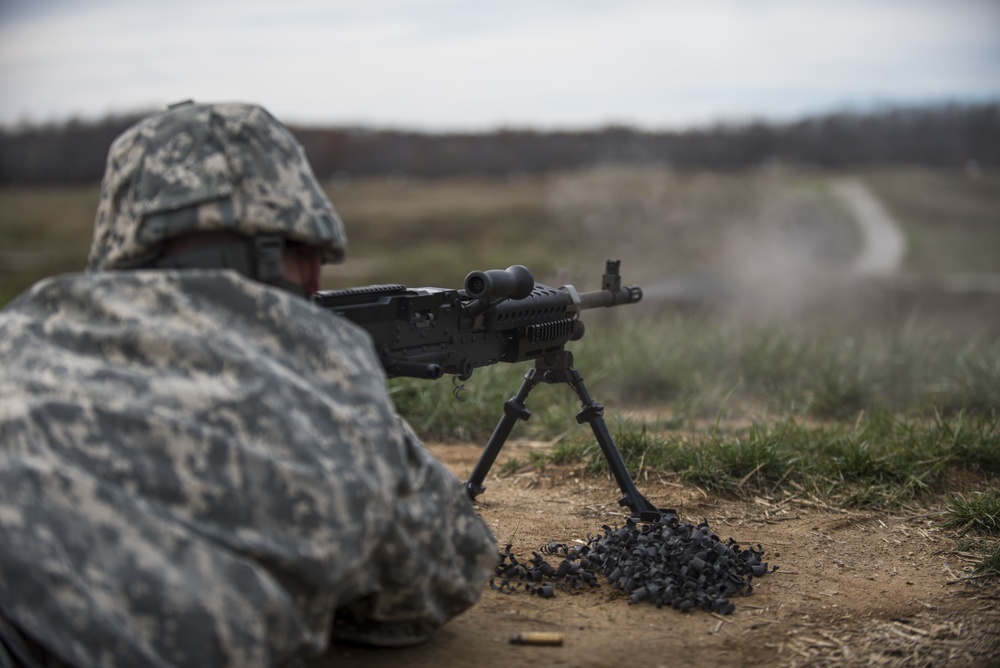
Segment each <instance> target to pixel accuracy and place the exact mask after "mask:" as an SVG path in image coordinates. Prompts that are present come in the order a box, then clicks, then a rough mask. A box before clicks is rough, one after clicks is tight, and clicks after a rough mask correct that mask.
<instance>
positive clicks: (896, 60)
mask: <svg viewBox="0 0 1000 668" xmlns="http://www.w3.org/2000/svg"><path fill="white" fill-rule="evenodd" d="M31 4H32V5H33V6H35V10H34V11H32V12H22V13H20V14H18V13H13V14H12V13H10V12H6V13H2V14H0V85H2V86H3V89H4V95H3V96H2V100H0V121H8V122H9V121H12V120H15V119H17V118H19V117H25V116H27V117H35V118H37V117H42V118H46V117H48V118H58V117H65V116H67V115H69V114H73V113H75V114H81V115H85V116H94V115H101V114H105V113H108V112H112V111H120V110H135V109H137V108H143V107H145V108H148V107H151V106H154V105H155V106H159V105H162V104H165V103H168V102H171V101H174V100H176V99H181V98H187V97H194V98H197V99H205V100H208V99H213V100H214V99H245V100H252V101H258V102H261V103H263V104H265V105H267V106H268V107H269V108H271V109H272V111H274V112H275V113H276V114H278V115H279V116H281V117H283V118H286V119H289V120H293V121H302V122H357V123H375V124H383V125H396V126H399V125H403V126H417V127H431V128H454V127H485V126H496V125H499V124H514V125H535V126H538V125H545V126H552V125H567V124H570V125H586V124H597V123H603V122H625V123H635V124H640V125H647V126H668V125H677V124H696V123H699V122H705V121H711V120H715V119H719V118H727V117H735V116H748V115H758V116H774V115H789V114H796V113H803V112H806V111H815V110H818V109H822V108H824V107H829V106H832V105H844V104H852V103H870V102H874V101H893V100H901V101H912V100H926V99H935V98H962V97H970V96H980V97H981V96H993V97H1000V78H998V77H997V75H996V72H997V71H1000V68H998V65H1000V32H998V31H996V30H995V26H997V25H1000V4H997V3H993V2H980V1H974V0H953V1H952V2H947V3H945V2H931V1H927V0H910V1H906V2H904V1H902V0H880V1H877V2H872V1H865V2H862V1H861V0H843V1H842V2H817V1H810V0H799V1H781V0H758V2H754V3H745V2H737V1H736V0H718V1H716V2H711V3H691V2H672V1H669V0H667V1H663V0H661V1H659V2H653V1H640V0H632V1H630V0H623V1H622V2H619V3H607V2H592V1H590V0H577V1H575V2H571V1H570V0H554V1H552V2H546V3H537V2H528V1H522V0H507V1H503V2H495V3H468V2H462V1H460V0H420V1H419V2H414V1H412V0H369V1H367V2H365V3H357V2H345V1H342V0H335V1H330V2H327V1H321V0H284V1H283V2H281V3H274V2H263V1H261V0H244V2H241V3H239V4H236V3H231V2H221V1H220V0H173V1H172V2H170V3H155V4H154V3H135V2H123V1H121V0H103V1H97V0H84V1H81V2H75V3H66V2H60V1H57V0H41V1H38V0H36V2H35V3H31Z"/></svg>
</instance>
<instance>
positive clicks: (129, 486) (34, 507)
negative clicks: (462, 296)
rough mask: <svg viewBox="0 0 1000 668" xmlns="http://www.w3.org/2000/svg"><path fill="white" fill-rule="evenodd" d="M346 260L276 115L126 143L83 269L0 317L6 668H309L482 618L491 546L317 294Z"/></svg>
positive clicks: (174, 120)
mask: <svg viewBox="0 0 1000 668" xmlns="http://www.w3.org/2000/svg"><path fill="white" fill-rule="evenodd" d="M345 250H346V238H345V235H344V231H343V226H342V224H341V222H340V220H339V219H338V217H337V215H336V213H335V212H334V210H333V207H332V206H331V204H330V202H329V201H328V200H327V198H326V197H325V196H324V194H323V192H322V190H321V189H320V187H319V184H318V183H317V182H316V179H315V178H314V176H313V175H312V172H311V170H310V169H309V166H308V164H307V162H306V159H305V156H304V153H303V152H302V149H301V147H300V146H299V145H298V143H297V142H296V141H295V139H294V138H293V137H292V135H291V133H290V132H289V131H288V130H287V129H286V128H284V127H283V126H282V125H281V124H279V123H278V122H277V121H276V120H275V119H274V118H273V117H272V116H271V115H270V114H268V113H267V112H266V111H265V110H263V109H261V108H260V107H256V106H251V105H244V104H218V105H207V104H190V103H188V104H184V105H181V106H177V107H174V108H171V109H170V110H168V111H166V112H164V113H162V114H158V115H154V116H152V117H150V118H147V119H145V120H144V121H142V122H140V123H139V124H138V125H136V126H135V127H133V128H131V129H130V130H128V131H126V132H125V133H124V134H123V135H122V136H121V137H119V138H118V139H117V140H116V141H115V142H114V144H113V145H112V147H111V151H110V154H109V156H108V165H107V171H106V174H105V177H104V181H103V183H102V190H101V200H100V205H99V207H98V211H97V217H96V221H95V233H94V239H93V245H92V247H91V251H90V257H89V267H88V272H87V273H85V274H76V275H65V276H59V277H55V278H50V279H47V280H44V281H42V282H40V283H39V284H37V285H36V286H34V287H33V288H31V289H30V290H28V291H27V292H26V293H24V294H23V295H22V296H21V297H19V298H18V299H17V300H15V301H14V302H13V303H11V304H10V305H9V306H8V307H7V308H6V309H4V310H3V311H0V359H2V360H3V362H2V364H0V536H2V539H0V666H5V665H18V664H17V662H18V661H20V662H22V663H24V664H26V665H31V664H32V663H33V662H37V663H38V665H45V661H51V662H52V663H58V662H59V661H62V662H65V663H67V664H70V665H75V666H76V665H78V666H108V665H149V666H165V665H178V666H180V665H197V666H223V665H234V666H267V665H287V664H295V663H298V662H300V661H301V660H303V659H307V658H310V657H315V656H318V655H320V654H322V653H323V652H324V651H325V650H326V649H327V648H328V646H329V639H330V638H331V636H332V638H333V639H335V640H346V641H352V642H362V643H369V644H375V645H385V646H404V645H410V644H414V643H419V642H421V641H424V640H426V639H427V638H429V637H430V636H431V635H432V634H433V633H434V632H435V631H436V630H437V629H439V628H440V627H441V626H442V625H443V624H444V623H445V622H446V621H447V620H449V619H450V618H452V617H454V616H455V615H457V614H459V613H460V612H462V611H463V610H465V609H467V608H468V607H469V606H471V605H472V604H473V603H474V602H475V601H476V600H477V599H478V597H479V595H480V593H481V591H482V588H483V585H484V584H485V582H486V580H487V579H488V577H489V576H490V574H491V573H492V571H493V568H494V567H495V565H496V563H497V558H498V554H497V549H496V544H495V542H494V539H493V537H492V535H491V534H490V532H489V530H488V528H487V527H486V525H485V523H484V522H483V521H482V520H481V519H480V518H479V517H478V516H477V515H476V514H475V512H474V510H473V508H472V506H471V504H470V502H469V500H468V499H467V497H466V495H465V492H464V489H463V486H462V484H461V483H460V482H459V481H458V480H457V479H456V478H455V477H454V476H453V475H451V474H450V472H448V471H447V470H446V469H445V467H444V466H443V465H442V464H441V463H440V462H438V461H437V460H436V459H434V458H433V457H432V456H431V455H430V454H428V453H427V452H426V451H425V450H424V449H423V448H422V447H421V445H420V443H419V442H418V440H417V438H416V437H415V436H414V434H413V432H412V431H411V430H410V429H409V428H408V427H407V425H406V424H405V423H404V422H403V421H402V420H401V419H399V418H398V416H397V415H396V414H395V411H394V408H393V406H392V404H391V401H390V399H389V396H388V394H387V392H386V387H385V381H384V374H383V372H382V369H381V365H380V363H379V361H378V358H377V357H376V355H375V352H374V350H373V349H372V346H371V343H370V341H369V339H368V338H367V335H366V334H365V333H364V332H363V331H362V330H361V329H359V328H356V327H355V326H354V325H352V324H351V323H349V322H348V321H347V320H345V319H341V318H338V317H336V316H332V315H331V314H329V313H327V312H324V311H322V310H321V309H318V308H316V307H314V306H313V305H312V304H311V303H310V302H309V300H308V299H307V298H303V297H308V296H309V294H311V293H312V292H315V291H316V289H317V288H318V284H319V269H320V263H322V262H339V261H341V260H342V259H343V257H344V254H345Z"/></svg>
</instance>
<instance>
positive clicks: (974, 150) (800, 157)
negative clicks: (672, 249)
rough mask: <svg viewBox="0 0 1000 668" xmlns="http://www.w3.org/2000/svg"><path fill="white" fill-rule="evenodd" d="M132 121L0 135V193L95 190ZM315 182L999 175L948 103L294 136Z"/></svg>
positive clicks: (979, 138)
mask: <svg viewBox="0 0 1000 668" xmlns="http://www.w3.org/2000/svg"><path fill="white" fill-rule="evenodd" d="M139 118H141V115H134V116H114V117H108V118H105V119H103V120H100V121H92V122H84V121H80V120H70V121H67V122H65V123H59V124H44V125H21V126H18V127H14V128H2V129H0V184H11V185H15V184H16V185H41V184H74V183H90V182H94V181H99V180H100V178H101V175H102V173H103V170H104V161H105V158H106V156H107V151H108V147H109V146H110V144H111V142H112V141H113V139H114V138H115V137H116V136H117V135H118V134H120V133H121V132H122V131H124V130H125V129H126V128H127V127H129V126H130V125H132V124H133V123H135V122H136V121H137V120H138V119H139ZM291 129H292V131H293V132H294V133H295V135H296V136H297V137H298V139H299V141H300V142H301V143H302V145H303V147H304V148H305V151H306V154H307V155H308V157H309V160H310V162H311V164H312V166H313V169H314V171H315V172H316V174H317V176H318V177H319V178H321V179H326V178H331V177H333V176H335V175H338V174H347V175H351V176H364V175H375V174H391V173H403V174H407V175H412V176H419V177H443V176H453V175H462V174H464V175H504V174H513V173H543V172H547V171H552V170H559V169H572V168H579V167H585V166H590V165H595V164H601V163H608V162H617V163H658V164H667V165H672V166H674V167H678V168H708V169H742V168H747V167H755V166H760V165H763V164H768V163H769V162H773V161H779V162H785V163H792V164H801V165H814V166H818V167H829V168H838V167H854V166H863V165H891V164H897V165H898V164H908V165H922V166H929V167H938V168H960V167H966V166H968V165H970V164H973V165H976V166H978V167H980V168H987V169H988V168H996V167H998V166H1000V104H997V103H982V104H948V105H936V106H921V107H906V108H898V107H897V108H886V109H881V110H876V111H869V112H835V113H828V114H822V115H817V116H813V117H809V118H805V119H801V120H797V121H790V122H781V123H779V122H748V123H733V124H720V125H715V126H711V127H706V128H701V129H692V130H684V131H662V132H653V131H645V130H639V129H635V128H630V127H624V126H611V127H604V128H598V129H594V130H580V131H546V132H542V131H535V130H529V129H500V130H496V131H493V132H482V133H421V132H412V131H402V130H391V129H371V128H359V127H292V128H291Z"/></svg>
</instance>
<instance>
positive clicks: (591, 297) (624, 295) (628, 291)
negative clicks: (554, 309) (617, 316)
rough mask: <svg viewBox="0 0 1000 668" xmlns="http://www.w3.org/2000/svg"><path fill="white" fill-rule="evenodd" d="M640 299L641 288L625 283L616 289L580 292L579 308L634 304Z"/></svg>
mask: <svg viewBox="0 0 1000 668" xmlns="http://www.w3.org/2000/svg"><path fill="white" fill-rule="evenodd" d="M640 299H642V288H640V287H639V286H637V285H626V286H624V287H622V288H618V289H617V290H594V291H593V292H581V293H580V308H581V309H587V308H600V307H602V306H620V305H622V304H634V303H635V302H637V301H639V300H640Z"/></svg>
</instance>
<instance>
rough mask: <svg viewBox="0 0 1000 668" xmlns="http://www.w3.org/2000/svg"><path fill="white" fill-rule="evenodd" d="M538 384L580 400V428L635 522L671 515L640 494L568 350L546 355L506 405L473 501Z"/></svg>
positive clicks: (482, 459)
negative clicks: (592, 440)
mask: <svg viewBox="0 0 1000 668" xmlns="http://www.w3.org/2000/svg"><path fill="white" fill-rule="evenodd" d="M539 383H550V384H554V383H566V384H567V385H569V386H570V387H571V388H573V391H574V392H576V394H577V396H578V397H579V398H580V403H581V404H582V405H583V410H581V411H580V412H579V413H577V416H576V421H577V422H579V423H580V424H583V423H584V422H586V423H587V424H589V425H590V428H591V430H592V431H593V432H594V436H595V437H596V438H597V444H598V445H599V446H600V447H601V452H602V453H604V458H605V459H606V460H607V462H608V466H610V467H611V474H612V475H613V476H614V478H615V481H616V482H617V483H618V488H619V489H621V491H622V498H621V499H619V500H618V503H619V505H622V506H626V507H627V508H628V509H629V510H631V511H632V518H633V519H635V520H636V521H642V522H653V521H656V519H658V518H659V517H660V516H662V515H663V514H664V513H672V512H673V511H671V510H660V509H658V508H656V506H654V505H653V504H652V503H650V502H649V501H648V500H647V499H646V497H644V496H643V495H642V494H640V493H639V490H638V489H636V486H635V483H634V482H633V481H632V476H630V475H629V473H628V469H627V468H626V467H625V462H624V460H622V456H621V453H620V452H619V451H618V447H617V446H616V445H615V442H614V439H612V438H611V433H610V432H609V431H608V426H607V424H605V422H604V406H601V405H600V404H599V403H597V402H596V401H594V400H593V399H592V398H591V396H590V393H589V392H587V388H586V386H585V385H584V384H583V376H581V375H580V372H578V371H577V370H576V369H574V368H573V353H571V352H569V351H568V350H560V351H559V352H557V353H553V354H551V355H546V356H545V357H542V358H539V359H537V360H535V366H534V368H532V369H529V370H528V373H526V374H525V376H524V380H523V381H522V382H521V387H520V389H519V390H518V391H517V394H515V395H514V396H513V397H511V398H510V399H508V400H507V401H506V402H504V405H503V416H502V417H501V418H500V421H499V422H498V423H497V426H496V428H495V429H494V430H493V433H492V434H491V435H490V440H489V441H487V442H486V447H485V448H484V449H483V452H482V454H481V455H480V456H479V461H478V462H476V466H475V467H474V468H473V469H472V474H471V475H470V476H469V480H468V482H466V483H465V491H466V492H467V493H468V495H469V498H470V499H475V498H476V497H477V496H479V495H480V494H482V493H483V492H484V491H485V490H486V488H485V487H484V486H483V481H484V480H485V479H486V474H487V473H489V471H490V468H491V467H492V466H493V462H494V461H496V458H497V455H499V454H500V450H501V448H503V445H504V443H505V442H506V441H507V437H508V436H510V432H511V430H512V429H513V428H514V425H515V424H516V423H517V421H518V420H527V419H528V418H529V417H531V412H530V411H529V410H528V409H527V407H526V406H525V401H526V400H527V398H528V394H530V393H531V390H533V389H534V388H535V386H536V385H538V384H539Z"/></svg>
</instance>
